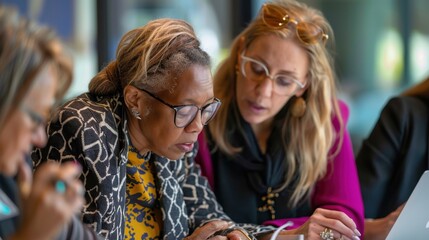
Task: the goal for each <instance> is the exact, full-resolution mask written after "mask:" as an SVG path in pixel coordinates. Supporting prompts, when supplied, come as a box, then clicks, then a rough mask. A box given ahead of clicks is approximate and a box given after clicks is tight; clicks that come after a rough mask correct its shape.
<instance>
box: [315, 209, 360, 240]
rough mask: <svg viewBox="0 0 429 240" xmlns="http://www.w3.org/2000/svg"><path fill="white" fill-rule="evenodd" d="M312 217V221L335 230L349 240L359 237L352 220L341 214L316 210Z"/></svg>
mask: <svg viewBox="0 0 429 240" xmlns="http://www.w3.org/2000/svg"><path fill="white" fill-rule="evenodd" d="M314 215H315V217H314V220H315V221H316V222H317V223H318V224H320V225H322V226H324V227H328V228H330V229H333V230H336V231H338V232H340V233H341V234H343V235H345V236H347V237H350V238H353V237H356V236H357V237H360V236H361V233H360V232H359V231H358V230H357V228H356V224H355V223H354V221H353V219H351V218H350V217H349V216H347V214H345V213H343V212H340V211H336V210H329V209H322V208H318V209H316V211H315V214H314Z"/></svg>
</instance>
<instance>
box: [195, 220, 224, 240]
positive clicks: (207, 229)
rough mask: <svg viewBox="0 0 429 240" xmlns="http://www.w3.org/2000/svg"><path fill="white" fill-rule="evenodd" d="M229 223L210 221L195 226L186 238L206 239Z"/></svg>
mask: <svg viewBox="0 0 429 240" xmlns="http://www.w3.org/2000/svg"><path fill="white" fill-rule="evenodd" d="M228 226H229V223H228V222H226V221H220V220H216V221H211V222H208V223H206V224H204V225H203V226H201V227H199V228H197V229H196V230H195V231H194V233H192V235H191V236H189V237H188V238H187V239H191V240H192V239H207V238H208V237H209V236H211V235H213V234H214V233H216V232H217V231H219V230H222V229H226V228H228Z"/></svg>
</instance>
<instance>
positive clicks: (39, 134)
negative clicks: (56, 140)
mask: <svg viewBox="0 0 429 240" xmlns="http://www.w3.org/2000/svg"><path fill="white" fill-rule="evenodd" d="M31 142H32V144H33V145H34V146H35V147H39V148H41V147H44V146H45V145H46V142H47V136H46V130H45V126H44V125H40V126H38V127H37V128H36V129H35V130H34V132H33V135H32V136H31Z"/></svg>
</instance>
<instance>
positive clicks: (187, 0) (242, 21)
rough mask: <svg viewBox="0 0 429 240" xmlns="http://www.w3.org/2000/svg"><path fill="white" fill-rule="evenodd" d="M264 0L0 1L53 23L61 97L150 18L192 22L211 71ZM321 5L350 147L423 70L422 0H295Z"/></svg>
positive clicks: (428, 38)
mask: <svg viewBox="0 0 429 240" xmlns="http://www.w3.org/2000/svg"><path fill="white" fill-rule="evenodd" d="M263 2H264V1H263V0H180V1H179V0H0V4H2V5H12V6H15V7H16V8H18V9H19V11H20V12H21V13H22V14H23V15H26V16H27V17H29V18H31V19H35V20H36V21H38V22H41V23H43V24H47V25H49V26H51V27H52V28H54V29H55V30H56V31H57V32H58V33H59V35H60V36H61V38H62V39H63V40H64V42H65V43H66V44H67V46H68V48H69V50H70V53H71V54H72V55H73V57H74V62H75V68H74V73H75V75H74V78H75V79H74V83H73V85H72V87H71V89H70V90H69V92H68V94H67V97H72V96H76V95H77V94H80V93H82V92H84V91H86V90H87V85H88V83H89V81H90V80H91V78H92V76H94V75H95V74H96V73H97V72H98V70H99V69H101V68H103V67H104V66H106V65H107V63H108V62H109V61H111V60H112V59H114V56H115V49H116V46H117V44H118V42H119V40H120V38H121V36H122V35H123V34H124V33H125V32H127V31H129V30H131V29H133V28H135V27H137V26H140V25H144V24H145V23H146V22H148V21H149V20H151V19H154V18H160V17H170V18H181V19H184V20H186V21H188V22H190V23H191V24H192V25H193V26H194V28H195V30H196V32H197V35H198V37H199V38H200V40H201V42H202V47H203V48H204V49H205V50H206V51H207V52H208V53H209V54H210V55H211V57H212V59H213V67H214V69H213V70H215V68H216V66H217V64H218V63H219V62H220V61H221V60H222V58H223V56H225V54H226V53H227V52H228V48H229V46H230V44H231V42H232V40H233V38H234V36H236V34H237V33H238V32H240V31H241V30H242V29H243V28H244V27H245V26H246V24H247V23H248V22H249V21H250V20H251V19H252V18H253V17H254V16H255V15H256V13H257V11H258V9H259V8H260V6H261V5H262V4H263ZM301 2H305V3H307V4H308V5H311V6H313V7H316V8H318V9H320V10H321V11H322V12H323V13H324V15H325V17H326V18H327V19H328V20H329V22H330V23H331V25H332V28H333V30H334V33H335V44H336V48H335V51H334V53H333V54H334V57H335V60H336V73H337V76H338V82H339V94H340V97H341V98H342V99H343V100H344V101H345V102H347V103H348V105H349V107H350V112H351V115H350V120H349V124H348V129H349V131H350V133H351V136H352V140H353V144H354V148H355V152H356V150H357V149H359V147H360V145H361V143H362V140H363V138H364V137H366V136H367V135H368V134H369V132H370V130H371V129H372V127H373V125H374V123H375V121H376V120H377V118H378V115H379V113H380V110H381V108H382V107H383V106H384V104H385V103H386V101H387V99H388V98H389V97H391V96H392V95H395V94H398V93H399V92H400V91H402V90H403V89H404V88H406V87H409V86H410V85H412V84H415V83H417V82H419V81H421V80H423V79H424V78H425V77H426V76H428V75H429V24H428V23H429V14H427V11H428V10H429V1H428V0H301Z"/></svg>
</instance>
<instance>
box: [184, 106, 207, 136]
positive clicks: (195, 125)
mask: <svg viewBox="0 0 429 240" xmlns="http://www.w3.org/2000/svg"><path fill="white" fill-rule="evenodd" d="M203 128H204V124H203V121H202V117H201V110H198V112H197V114H196V115H195V117H194V119H193V120H192V121H191V122H190V123H189V124H188V126H186V127H185V130H186V131H187V132H196V133H200V132H201V131H202V130H203Z"/></svg>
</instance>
